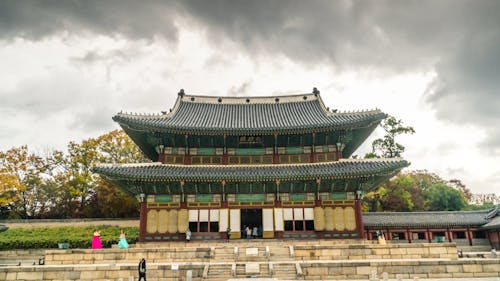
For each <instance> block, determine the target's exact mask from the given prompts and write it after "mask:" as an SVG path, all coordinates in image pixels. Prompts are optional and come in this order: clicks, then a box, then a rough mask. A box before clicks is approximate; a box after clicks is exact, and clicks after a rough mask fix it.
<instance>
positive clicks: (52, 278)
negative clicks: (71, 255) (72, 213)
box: [0, 264, 204, 281]
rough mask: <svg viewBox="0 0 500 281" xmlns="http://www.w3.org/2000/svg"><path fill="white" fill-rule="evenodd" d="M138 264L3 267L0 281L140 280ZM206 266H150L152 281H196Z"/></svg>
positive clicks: (0, 270)
mask: <svg viewBox="0 0 500 281" xmlns="http://www.w3.org/2000/svg"><path fill="white" fill-rule="evenodd" d="M137 267H138V266H137V265H135V264H134V265H85V266H38V267H31V268H30V267H9V268H0V280H39V281H57V280H92V281H110V280H119V279H121V280H123V281H128V280H129V278H130V276H132V277H133V279H132V280H137V279H138V276H139V275H138V270H137ZM203 269H204V266H203V265H180V266H179V268H178V270H172V269H171V265H154V264H153V265H151V264H148V265H147V278H148V280H156V281H160V280H161V281H177V280H186V279H185V277H186V272H187V271H188V270H191V271H192V276H193V280H201V277H202V276H203Z"/></svg>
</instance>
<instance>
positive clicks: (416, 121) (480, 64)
mask: <svg viewBox="0 0 500 281" xmlns="http://www.w3.org/2000/svg"><path fill="white" fill-rule="evenodd" d="M499 15H500V1H493V0H492V1H481V0H474V1H473V0H471V1H457V0H450V1H435V0H432V1H399V0H398V1H330V0H328V1H245V0H242V1H234V0H233V1H202V0H199V1H124V0H119V1H118V0H117V1H97V0H96V1H8V0H3V1H0V82H1V83H0V150H7V149H9V148H11V147H14V146H20V145H24V144H26V145H28V146H29V147H30V149H32V150H33V151H35V152H40V151H46V150H47V149H65V145H66V144H67V143H68V142H69V141H71V140H74V141H81V140H83V139H85V138H90V137H96V136H98V135H100V134H103V133H106V132H108V131H110V130H113V129H116V128H118V125H117V124H115V123H114V122H113V121H112V120H111V117H112V116H113V115H114V114H115V113H117V112H119V111H120V110H124V111H127V112H142V113H152V112H155V113H159V112H160V111H161V110H168V109H169V108H171V107H172V106H173V105H174V101H175V99H176V97H177V92H178V91H179V89H181V88H183V89H185V91H186V93H188V94H199V95H215V96H227V95H233V96H234V95H238V96H254V95H260V96H262V95H266V96H269V95H284V94H299V93H308V92H311V91H312V88H313V87H317V88H318V89H319V90H320V91H321V95H322V98H323V100H324V101H325V103H326V105H327V106H329V107H330V108H337V109H339V110H362V109H371V108H380V109H382V110H383V111H384V112H386V113H388V114H390V115H393V116H395V117H397V118H398V119H402V120H403V121H404V123H405V124H406V125H410V126H413V127H414V128H415V130H416V134H414V135H411V136H405V137H402V138H400V139H399V141H400V142H401V143H403V144H404V145H405V146H406V152H405V153H404V158H406V159H407V160H408V161H410V162H411V163H412V164H411V166H410V167H409V168H408V170H422V169H426V170H428V171H431V172H435V173H437V174H439V175H440V176H441V177H443V178H445V179H454V178H457V179H460V180H462V181H463V182H464V183H465V184H466V185H467V187H469V188H470V189H471V190H472V191H473V192H474V193H496V194H500V164H499V163H500V125H499V124H500V16H499ZM380 136H382V132H380V131H376V133H374V134H373V135H372V137H371V138H370V139H368V140H367V141H366V143H365V145H364V146H363V147H362V148H361V149H360V150H358V151H357V152H356V153H355V154H358V155H360V156H362V155H364V154H365V152H367V151H368V150H369V148H370V143H371V141H372V140H373V139H374V138H375V137H380Z"/></svg>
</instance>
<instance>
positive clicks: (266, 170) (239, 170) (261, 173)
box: [94, 158, 409, 181]
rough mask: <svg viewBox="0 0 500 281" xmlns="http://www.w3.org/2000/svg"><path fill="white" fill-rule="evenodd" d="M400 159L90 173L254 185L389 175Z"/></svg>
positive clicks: (128, 167) (112, 168)
mask: <svg viewBox="0 0 500 281" xmlns="http://www.w3.org/2000/svg"><path fill="white" fill-rule="evenodd" d="M408 165H409V163H408V162H407V161H406V160H402V159H395V158H392V159H370V160H368V159H364V160H354V159H343V160H340V161H336V162H328V163H311V164H286V165H285V164H283V165H280V164H277V165H252V166H245V165H211V166H202V165H171V164H161V163H148V164H113V165H109V164H107V165H106V164H105V165H99V166H97V167H95V168H94V172H96V173H99V174H101V175H103V176H105V177H107V178H110V179H124V180H140V181H180V180H187V181H221V180H228V181H231V180H234V181H255V180H261V181H265V180H276V179H281V180H293V179H296V180H300V179H302V180H310V179H316V178H346V177H362V176H369V175H391V174H393V173H394V172H397V171H399V170H401V169H402V168H404V167H406V166H408Z"/></svg>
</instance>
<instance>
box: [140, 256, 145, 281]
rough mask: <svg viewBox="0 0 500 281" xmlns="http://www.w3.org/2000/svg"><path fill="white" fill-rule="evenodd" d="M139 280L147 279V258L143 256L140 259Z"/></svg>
mask: <svg viewBox="0 0 500 281" xmlns="http://www.w3.org/2000/svg"><path fill="white" fill-rule="evenodd" d="M138 269H139V281H141V280H142V279H144V281H146V260H145V259H144V258H142V259H141V260H140V261H139V268H138Z"/></svg>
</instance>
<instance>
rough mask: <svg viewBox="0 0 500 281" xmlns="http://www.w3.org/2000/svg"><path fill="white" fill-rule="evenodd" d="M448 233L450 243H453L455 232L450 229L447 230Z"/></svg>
mask: <svg viewBox="0 0 500 281" xmlns="http://www.w3.org/2000/svg"><path fill="white" fill-rule="evenodd" d="M447 231H448V242H450V243H451V242H453V232H452V231H451V229H450V228H447Z"/></svg>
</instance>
